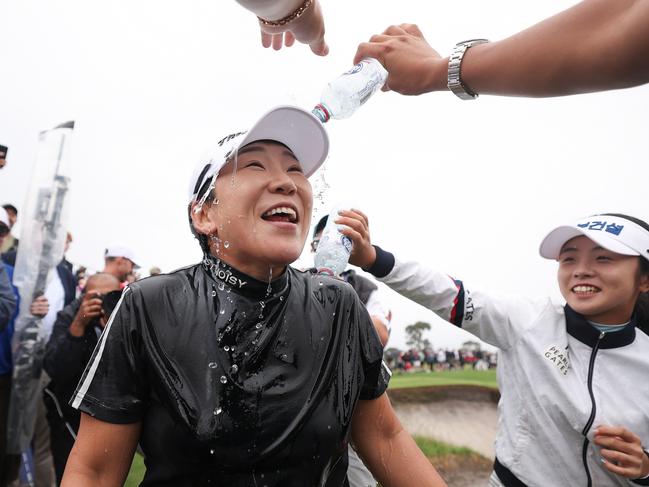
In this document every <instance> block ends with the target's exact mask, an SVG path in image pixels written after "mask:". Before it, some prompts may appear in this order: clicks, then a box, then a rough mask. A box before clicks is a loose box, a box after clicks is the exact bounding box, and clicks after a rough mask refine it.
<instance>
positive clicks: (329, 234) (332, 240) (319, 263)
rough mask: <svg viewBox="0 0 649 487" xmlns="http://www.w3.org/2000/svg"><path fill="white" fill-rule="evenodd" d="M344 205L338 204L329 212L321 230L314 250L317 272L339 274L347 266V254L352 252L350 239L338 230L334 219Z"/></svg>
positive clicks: (331, 274)
mask: <svg viewBox="0 0 649 487" xmlns="http://www.w3.org/2000/svg"><path fill="white" fill-rule="evenodd" d="M341 209H344V207H342V206H340V205H338V206H336V207H334V209H333V210H332V211H331V213H329V218H328V219H327V224H326V225H325V227H324V230H323V231H322V236H321V237H320V242H319V243H318V248H317V249H316V252H315V257H314V263H315V266H316V268H317V269H318V274H327V275H329V276H339V275H340V274H342V273H343V271H344V270H345V267H347V262H349V254H351V252H352V241H351V239H350V238H349V237H347V236H346V235H343V234H342V233H340V231H338V225H336V223H334V220H335V219H336V218H338V217H339V215H338V211H339V210H341Z"/></svg>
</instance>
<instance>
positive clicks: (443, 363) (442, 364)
mask: <svg viewBox="0 0 649 487" xmlns="http://www.w3.org/2000/svg"><path fill="white" fill-rule="evenodd" d="M385 361H386V363H387V364H388V366H389V367H390V369H392V370H393V371H397V372H418V371H425V372H442V371H446V370H464V369H473V370H489V369H495V368H496V365H498V354H497V353H496V352H489V351H486V350H481V349H480V348H476V347H467V346H465V347H462V348H459V349H455V350H453V349H450V348H446V349H444V348H438V349H433V348H431V347H428V348H425V349H423V350H417V349H416V348H410V349H408V350H405V351H402V350H399V349H396V348H389V349H388V350H386V351H385Z"/></svg>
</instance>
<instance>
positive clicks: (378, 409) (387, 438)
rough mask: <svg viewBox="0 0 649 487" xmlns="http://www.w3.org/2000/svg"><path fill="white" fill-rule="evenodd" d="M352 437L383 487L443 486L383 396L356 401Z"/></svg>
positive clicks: (385, 396)
mask: <svg viewBox="0 0 649 487" xmlns="http://www.w3.org/2000/svg"><path fill="white" fill-rule="evenodd" d="M352 438H353V439H354V444H355V446H356V448H357V450H358V454H359V455H360V456H361V458H362V459H363V461H364V462H365V465H367V467H368V468H369V469H370V471H371V472H372V474H373V475H374V477H375V478H376V479H377V480H378V481H379V482H380V483H381V485H383V486H384V487H411V486H413V485H417V486H421V487H445V486H446V483H445V482H444V481H443V480H442V478H441V477H440V476H439V474H438V473H437V471H436V470H435V468H433V466H432V465H431V464H430V462H429V461H428V460H427V459H426V457H425V456H424V454H423V453H422V452H421V450H420V449H419V447H418V446H417V444H416V443H415V442H414V440H413V439H412V437H411V436H410V435H409V434H408V433H407V432H406V431H405V430H404V429H403V426H401V423H400V422H399V420H398V418H397V417H396V414H395V413H394V410H393V409H392V406H391V405H390V401H389V399H388V397H387V395H385V394H383V395H382V396H381V397H379V398H377V399H373V400H370V401H359V403H358V405H357V407H356V411H355V412H354V419H353V421H352Z"/></svg>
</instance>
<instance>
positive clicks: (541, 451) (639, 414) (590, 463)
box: [370, 248, 649, 487]
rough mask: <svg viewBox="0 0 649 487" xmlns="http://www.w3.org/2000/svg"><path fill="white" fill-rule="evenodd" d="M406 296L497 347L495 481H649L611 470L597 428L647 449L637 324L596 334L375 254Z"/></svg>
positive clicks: (646, 398)
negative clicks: (629, 436) (623, 434)
mask: <svg viewBox="0 0 649 487" xmlns="http://www.w3.org/2000/svg"><path fill="white" fill-rule="evenodd" d="M370 272H372V273H373V274H375V276H376V277H378V278H379V280H381V281H382V282H384V283H385V284H387V285H388V286H390V287H391V288H392V289H394V290H395V291H397V292H398V293H400V294H402V295H403V296H405V297H407V298H409V299H411V300H412V301H415V302H417V303H419V304H421V305H422V306H424V307H426V308H428V309H430V310H432V311H434V312H435V313H436V314H437V315H439V316H440V317H442V318H443V319H445V320H447V321H449V322H451V323H453V324H455V325H456V326H459V327H461V328H463V329H465V330H467V331H468V332H470V333H472V334H474V335H475V336H477V337H478V338H480V339H481V340H484V341H485V342H487V343H490V344H492V345H494V346H496V347H498V348H499V349H500V356H499V361H498V370H497V377H498V385H499V388H500V393H501V399H500V402H499V404H498V413H499V421H498V423H499V427H498V434H497V437H496V463H495V466H494V470H495V473H496V474H497V477H498V478H496V475H492V482H491V484H490V485H495V486H497V485H503V486H506V487H509V486H525V485H528V486H552V487H559V486H566V487H577V486H584V487H586V486H627V485H649V478H646V479H642V480H629V479H626V478H623V477H620V476H617V475H615V474H612V473H609V472H608V470H606V469H605V468H604V466H603V465H602V463H601V455H600V453H599V447H598V446H596V445H595V444H594V443H593V435H594V433H593V430H594V429H595V428H596V427H597V426H598V425H613V426H624V427H625V428H627V429H628V430H630V431H632V432H633V433H635V434H636V435H638V436H639V437H640V438H641V439H642V442H643V445H644V446H645V448H646V446H647V445H648V444H649V336H647V335H645V334H644V333H643V332H642V331H640V330H637V329H636V327H635V321H632V322H631V323H630V324H629V325H628V326H627V327H626V328H625V329H623V330H621V331H618V332H612V333H600V332H599V331H598V330H596V329H595V328H594V327H593V326H591V325H590V324H589V323H588V322H587V321H586V320H585V319H584V318H583V317H582V316H581V315H579V314H577V313H576V312H574V311H573V310H572V309H570V308H569V307H567V306H566V307H565V308H564V306H563V305H561V304H558V303H555V302H553V301H552V300H550V299H549V298H548V299H541V300H529V299H499V298H495V297H492V296H488V295H486V294H484V293H482V292H480V291H474V290H469V289H468V288H467V287H465V286H464V284H463V283H462V282H461V281H456V280H454V279H452V278H451V277H449V276H447V275H446V274H443V273H440V272H436V271H433V270H430V269H426V268H425V267H422V266H420V265H419V264H417V263H413V262H411V263H402V262H399V261H396V262H395V260H394V257H393V256H392V254H390V253H388V252H385V251H383V250H381V249H380V248H377V262H376V264H375V265H374V266H373V268H372V269H370Z"/></svg>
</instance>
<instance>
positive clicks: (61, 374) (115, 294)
mask: <svg viewBox="0 0 649 487" xmlns="http://www.w3.org/2000/svg"><path fill="white" fill-rule="evenodd" d="M6 151H7V149H6V148H5V147H2V146H0V161H1V162H0V168H2V167H3V166H4V164H5V162H6V160H5V157H6ZM18 220H19V211H18V208H17V207H16V205H14V204H12V203H5V204H3V205H2V208H0V254H1V259H0V486H11V487H18V486H23V485H37V486H43V487H53V486H55V485H58V484H59V483H60V480H61V477H62V474H63V470H64V467H65V463H66V461H67V457H68V455H69V452H70V450H71V448H72V445H73V443H74V440H75V437H76V432H77V431H78V428H79V419H80V416H79V412H78V411H77V410H75V409H73V408H72V407H70V406H69V405H68V401H69V399H70V397H71V396H72V395H73V393H74V389H75V387H76V384H77V382H78V381H79V379H80V378H81V375H82V373H83V370H84V368H85V365H86V363H87V362H88V360H89V359H90V356H91V354H92V351H93V350H94V347H95V345H96V343H97V339H98V337H99V335H100V334H101V331H102V330H103V327H104V326H105V325H106V323H107V321H108V318H109V316H110V313H111V311H112V309H113V308H114V306H115V305H116V304H117V301H118V299H119V296H120V294H121V290H122V289H123V288H124V287H125V286H126V285H127V284H128V283H131V282H133V281H135V280H138V279H140V277H141V269H140V266H139V265H138V262H139V261H138V258H137V257H136V256H135V253H134V251H133V250H132V249H131V248H130V247H129V246H127V245H123V244H115V243H111V244H108V245H106V247H105V248H104V250H103V255H102V256H101V257H102V258H103V261H104V266H103V268H102V270H101V271H100V272H91V271H89V268H88V267H87V266H85V265H81V264H77V265H75V264H73V263H72V262H70V261H69V260H68V259H67V257H66V254H67V251H68V249H69V248H70V246H71V245H72V244H73V236H72V234H71V233H70V232H67V235H66V239H65V246H64V250H63V255H61V258H60V261H59V262H58V264H57V265H56V268H55V269H53V270H52V271H51V272H50V278H49V280H48V284H47V286H46V288H45V291H44V292H42V293H36V295H35V297H34V298H33V300H32V301H31V302H30V303H24V302H21V300H20V294H19V291H18V288H17V287H15V286H14V282H13V281H14V268H15V267H16V261H17V256H18V253H19V252H20V239H19V238H18V235H17V234H16V233H15V225H16V223H17V222H18ZM160 273H161V270H160V268H158V267H152V268H151V269H150V270H149V273H148V274H149V275H155V274H160ZM24 306H28V309H29V313H30V314H31V315H32V316H33V317H34V318H36V319H40V320H41V324H40V330H41V333H42V334H43V335H44V343H45V352H44V358H43V367H42V371H41V372H40V384H41V389H40V392H42V400H39V401H38V403H39V404H38V408H37V410H36V412H35V417H33V418H29V420H30V421H33V424H34V435H33V439H32V441H31V449H30V450H29V451H28V452H25V453H23V454H22V455H18V454H14V453H12V452H10V451H8V443H7V437H8V435H7V431H8V429H9V425H8V417H9V414H10V401H11V394H12V375H13V369H14V365H15V364H14V360H13V358H12V339H13V338H14V332H15V324H16V319H17V318H18V316H19V314H20V313H21V308H22V307H24ZM22 311H23V312H25V310H24V309H23V310H22Z"/></svg>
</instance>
